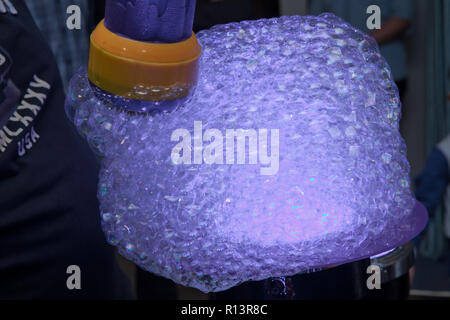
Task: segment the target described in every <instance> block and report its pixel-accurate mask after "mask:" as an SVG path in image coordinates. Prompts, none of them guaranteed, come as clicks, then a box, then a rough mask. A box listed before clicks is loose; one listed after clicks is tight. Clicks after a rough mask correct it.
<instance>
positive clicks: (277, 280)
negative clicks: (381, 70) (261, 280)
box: [264, 277, 295, 300]
mask: <svg viewBox="0 0 450 320" xmlns="http://www.w3.org/2000/svg"><path fill="white" fill-rule="evenodd" d="M264 291H265V299H267V300H293V299H294V296H295V290H294V285H293V284H292V279H291V278H289V277H274V278H270V279H267V280H266V281H265V284H264Z"/></svg>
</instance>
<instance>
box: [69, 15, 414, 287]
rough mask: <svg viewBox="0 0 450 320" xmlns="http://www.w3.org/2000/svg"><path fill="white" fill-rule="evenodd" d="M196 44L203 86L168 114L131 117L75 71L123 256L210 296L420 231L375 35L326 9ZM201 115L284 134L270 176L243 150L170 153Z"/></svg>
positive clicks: (360, 253) (249, 24) (217, 125)
mask: <svg viewBox="0 0 450 320" xmlns="http://www.w3.org/2000/svg"><path fill="white" fill-rule="evenodd" d="M198 40H199V42H200V44H201V45H202V48H203V52H202V57H201V64H200V79H199V83H198V85H197V89H196V92H195V93H194V95H193V96H192V99H191V100H190V101H185V102H184V103H183V104H182V105H179V106H177V108H175V109H174V110H170V111H167V110H162V111H161V112H156V113H151V114H149V113H136V112H125V111H124V109H123V108H117V106H114V105H113V104H108V103H107V102H105V101H104V100H102V99H101V97H99V95H98V92H96V91H95V90H93V89H92V86H91V84H90V83H89V81H88V79H87V76H86V70H85V69H82V70H81V71H80V72H79V73H78V74H77V75H76V76H75V77H74V79H73V80H72V82H71V85H70V91H69V94H68V99H67V102H66V110H67V113H68V114H69V117H70V118H71V119H73V121H74V123H75V124H76V127H77V128H78V130H79V131H80V132H81V133H82V134H83V135H84V136H85V137H86V139H87V141H88V142H89V144H90V145H91V147H92V148H93V149H94V150H95V151H96V153H97V154H98V156H99V159H100V161H101V167H102V169H101V173H100V181H99V189H98V198H99V201H100V210H101V215H102V226H103V230H104V232H105V234H106V236H107V239H108V241H109V242H110V243H111V244H113V245H115V246H117V247H118V248H119V252H120V253H121V254H122V255H123V256H125V257H126V258H128V259H130V260H132V261H134V262H135V263H136V264H138V265H139V266H140V267H142V268H144V269H146V270H149V271H151V272H154V273H156V274H158V275H162V276H164V277H167V278H170V279H172V280H174V281H175V282H177V283H180V284H182V285H185V286H191V287H195V288H198V289H200V290H202V291H204V292H211V291H221V290H225V289H227V288H230V287H232V286H235V285H238V284H239V283H242V282H245V281H249V280H262V279H266V278H269V277H277V276H288V275H294V274H297V273H300V272H304V271H306V270H310V269H314V268H320V267H323V266H329V265H337V264H340V263H345V262H349V261H354V260H358V259H362V258H365V257H369V256H371V255H374V254H376V253H380V252H383V251H386V250H388V249H392V248H393V247H395V246H398V245H400V244H402V243H404V242H406V241H408V240H410V239H411V238H412V237H413V236H415V233H417V223H418V222H417V219H416V218H415V217H414V211H413V207H414V204H415V200H414V198H413V195H412V193H411V191H410V189H409V178H408V176H409V164H408V162H407V159H406V148H405V143H404V141H403V139H402V137H401V136H400V133H399V118H400V111H401V104H400V99H399V96H398V92H397V88H396V86H395V83H394V81H393V79H392V76H391V71H390V68H389V66H388V65H387V63H386V61H385V60H384V59H383V58H382V56H381V55H380V52H379V49H378V47H377V44H376V43H375V41H374V39H372V38H371V37H369V36H367V35H365V34H364V33H362V32H360V31H359V30H356V29H354V28H353V27H351V26H350V25H349V24H347V23H346V22H344V21H343V20H341V19H340V18H338V17H336V16H334V15H331V14H325V15H321V16H318V17H312V16H307V17H299V16H291V17H281V18H274V19H263V20H258V21H244V22H241V23H232V24H228V25H219V26H215V27H213V28H212V29H210V30H207V31H202V32H200V33H199V34H198ZM195 121H197V122H201V124H202V130H203V132H204V131H205V130H207V129H216V130H218V132H221V133H222V134H223V137H225V135H226V134H225V133H226V131H227V130H229V129H244V130H247V131H246V132H248V130H255V132H257V133H258V132H259V130H260V129H265V130H266V132H274V130H278V132H279V140H278V141H279V159H278V161H279V163H278V170H277V171H276V173H275V174H271V175H270V174H269V175H264V174H261V172H262V171H261V169H263V168H264V167H267V165H266V164H262V162H261V161H260V160H261V154H260V153H258V157H257V160H258V162H257V163H256V164H250V163H248V161H249V160H248V159H250V158H251V156H252V154H250V149H251V148H250V147H249V148H246V154H245V156H246V158H245V159H246V160H247V162H246V163H245V164H236V163H234V164H226V162H225V161H224V162H223V164H218V163H214V164H205V163H204V161H203V159H202V154H201V153H200V158H199V159H197V160H200V162H201V163H198V161H197V163H195V161H194V160H195V159H193V160H192V162H191V164H175V163H174V162H173V161H172V160H173V159H172V151H173V148H174V147H175V145H176V144H177V143H178V142H174V141H172V140H171V135H172V133H173V132H175V131H176V130H177V129H184V130H186V131H185V132H187V133H188V134H189V135H191V136H192V137H194V136H195V132H194V122H195ZM216 133H217V131H216ZM259 138H260V136H258V139H259ZM192 140H194V139H192ZM258 141H259V144H261V141H260V140H258ZM268 141H269V145H270V139H269V140H268ZM203 144H204V147H205V146H206V145H208V144H209V142H208V143H206V142H205V141H203ZM224 145H225V143H224ZM270 148H272V149H271V150H272V151H273V150H274V148H273V146H271V147H270ZM256 150H257V151H256V152H259V151H260V150H258V149H256ZM191 151H192V153H195V146H192V150H191ZM236 152H237V151H236V150H234V151H233V152H232V155H234V156H237V155H236ZM223 154H224V155H225V154H226V150H225V149H224V150H223ZM253 156H254V154H253ZM193 158H195V156H194V157H193Z"/></svg>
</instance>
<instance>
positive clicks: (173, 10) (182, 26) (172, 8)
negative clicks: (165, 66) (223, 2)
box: [105, 0, 196, 43]
mask: <svg viewBox="0 0 450 320" xmlns="http://www.w3.org/2000/svg"><path fill="white" fill-rule="evenodd" d="M195 3H196V0H106V10H105V26H106V28H108V29H109V30H110V31H112V32H114V33H117V34H120V35H123V36H126V37H128V38H131V39H134V40H138V41H149V42H164V43H173V42H180V41H183V40H186V39H188V38H189V37H190V36H191V34H192V25H193V23H194V13H195Z"/></svg>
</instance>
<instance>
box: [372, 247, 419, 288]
mask: <svg viewBox="0 0 450 320" xmlns="http://www.w3.org/2000/svg"><path fill="white" fill-rule="evenodd" d="M371 264H372V265H377V266H379V267H380V271H381V284H384V283H387V282H389V281H392V280H395V279H398V278H400V277H402V276H403V275H405V274H407V273H408V272H409V269H410V268H411V267H412V266H413V265H414V245H413V243H412V242H408V243H406V244H405V245H403V246H400V247H398V248H397V249H395V250H393V251H391V252H389V253H387V254H385V255H381V256H376V257H372V258H371Z"/></svg>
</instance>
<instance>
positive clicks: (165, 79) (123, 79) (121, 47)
mask: <svg viewBox="0 0 450 320" xmlns="http://www.w3.org/2000/svg"><path fill="white" fill-rule="evenodd" d="M200 54H201V47H200V45H199V44H198V41H197V38H196V36H195V34H194V33H192V36H191V37H190V38H189V39H187V40H185V41H181V42H177V43H148V42H141V41H135V40H131V39H128V38H125V37H121V36H119V35H117V34H115V33H113V32H111V31H109V30H108V29H107V28H106V27H105V25H104V23H103V21H102V22H100V24H99V25H98V26H97V28H96V29H95V30H94V32H93V33H92V34H91V45H90V53H89V65H88V77H89V80H90V81H91V82H92V83H93V84H95V85H96V86H97V87H99V88H101V89H103V90H105V91H107V92H109V93H112V94H115V95H118V96H122V97H126V98H131V99H137V100H149V101H163V100H173V99H178V98H182V97H185V96H187V95H188V94H189V93H190V92H191V91H192V90H193V88H194V87H195V85H196V83H197V80H198V67H199V64H198V62H199V57H200Z"/></svg>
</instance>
